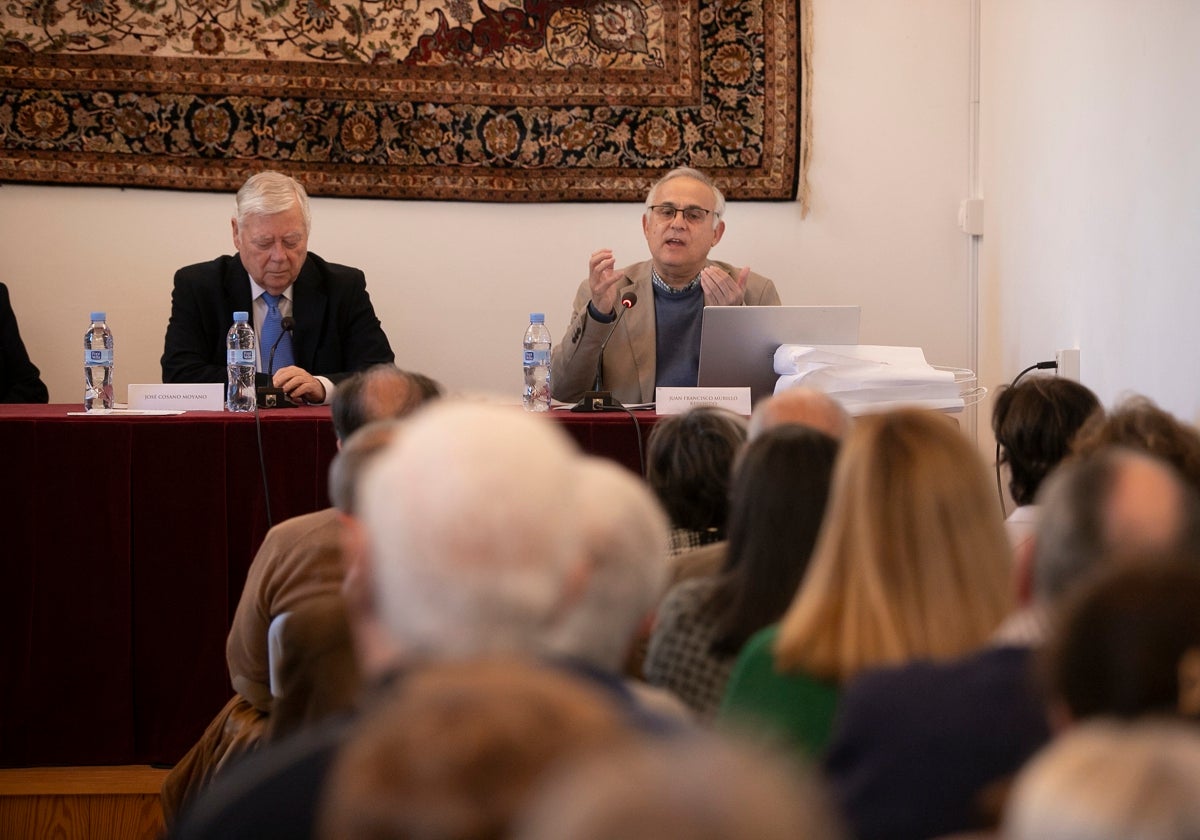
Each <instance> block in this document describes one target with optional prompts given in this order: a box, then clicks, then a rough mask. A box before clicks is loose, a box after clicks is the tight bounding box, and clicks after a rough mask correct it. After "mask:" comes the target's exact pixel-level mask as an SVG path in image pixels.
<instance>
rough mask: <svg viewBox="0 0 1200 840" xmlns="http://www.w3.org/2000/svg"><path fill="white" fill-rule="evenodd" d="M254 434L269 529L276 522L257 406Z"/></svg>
mask: <svg viewBox="0 0 1200 840" xmlns="http://www.w3.org/2000/svg"><path fill="white" fill-rule="evenodd" d="M254 434H255V435H256V436H257V437H258V466H259V469H261V470H262V485H263V504H264V505H266V508H267V530H268V531H269V530H270V529H271V528H272V527H273V526H274V524H275V523H274V522H273V521H272V519H271V491H270V488H269V487H268V486H267V459H266V456H265V455H264V454H263V442H262V420H260V419H259V411H258V408H257V407H255V409H254Z"/></svg>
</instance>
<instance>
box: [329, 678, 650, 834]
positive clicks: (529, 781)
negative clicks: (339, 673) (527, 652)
mask: <svg viewBox="0 0 1200 840" xmlns="http://www.w3.org/2000/svg"><path fill="white" fill-rule="evenodd" d="M633 735H634V730H632V729H631V728H630V726H629V723H628V722H627V721H626V720H625V718H624V717H623V716H622V715H621V713H620V711H619V710H618V709H617V708H616V707H615V706H613V704H612V703H610V702H608V698H606V697H604V696H603V695H601V694H599V693H597V692H596V691H595V690H594V689H593V688H592V687H590V686H587V685H585V684H583V683H581V682H580V681H579V680H575V679H571V678H570V677H568V676H566V675H564V674H561V673H558V672H556V671H553V670H550V669H547V668H545V667H536V666H533V665H530V664H528V663H526V662H522V661H520V660H507V659H498V660H491V661H489V660H466V661H463V662H456V663H451V664H441V665H436V664H435V665H431V666H428V667H426V668H423V669H421V670H418V671H416V672H414V673H413V674H412V675H410V676H409V677H407V678H406V679H405V680H404V682H403V683H402V684H401V685H400V686H399V688H398V690H397V691H395V692H394V693H393V695H392V696H390V697H388V698H387V699H386V700H382V701H381V702H380V703H378V704H377V705H376V706H375V707H374V708H373V709H372V710H371V711H370V712H368V713H367V714H366V716H365V717H364V719H363V720H362V721H361V723H360V724H358V725H357V726H356V727H355V731H354V733H353V734H352V735H351V736H350V737H349V739H348V740H347V743H346V745H345V747H344V748H343V749H342V750H341V751H340V754H339V755H338V758H337V760H336V762H335V763H334V766H333V768H332V770H331V771H330V777H329V783H328V786H327V790H326V792H325V794H324V796H323V797H322V799H323V804H322V806H321V813H320V817H319V823H320V826H319V828H320V830H319V832H318V833H319V835H320V836H322V837H326V838H330V840H334V838H350V837H356V838H368V837H369V838H374V840H388V838H392V840H413V838H418V837H419V838H421V840H500V838H504V837H507V836H509V832H510V828H511V824H512V823H513V821H514V818H515V817H516V816H517V814H518V813H519V812H520V810H521V809H522V808H523V807H524V805H525V803H526V802H527V800H528V799H529V797H530V795H531V793H532V791H533V790H534V788H535V787H536V785H537V784H538V782H539V781H540V780H541V779H542V778H544V777H545V776H546V775H547V773H548V772H549V771H551V770H552V769H554V768H555V767H557V766H558V765H560V764H561V763H562V762H564V761H566V760H569V759H571V758H573V757H575V756H579V755H586V754H587V753H589V752H591V751H594V750H597V749H599V748H601V747H602V746H606V745H609V746H611V745H613V744H619V743H622V742H624V741H628V740H630V739H631V738H632V737H633Z"/></svg>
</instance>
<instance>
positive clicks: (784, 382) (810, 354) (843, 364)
mask: <svg viewBox="0 0 1200 840" xmlns="http://www.w3.org/2000/svg"><path fill="white" fill-rule="evenodd" d="M775 372H776V373H778V374H780V377H779V380H778V381H777V382H776V384H775V393H779V392H780V391H784V390H787V389H788V388H793V387H796V386H798V385H803V386H804V387H806V388H813V389H815V390H818V391H823V392H825V393H827V394H829V395H830V396H831V397H833V398H834V399H836V400H837V401H838V402H840V403H841V404H842V406H843V407H844V408H845V409H846V410H847V411H848V412H850V413H851V414H864V413H867V412H871V411H884V410H887V409H890V408H897V407H900V406H920V407H923V408H930V409H934V410H938V411H961V410H962V408H963V406H964V405H965V400H964V393H963V388H962V382H961V381H960V379H959V377H958V376H957V375H956V374H955V372H954V371H952V370H943V369H938V368H935V367H933V366H932V365H930V364H929V363H928V362H926V361H925V353H924V352H923V351H922V350H921V348H920V347H891V346H884V345H876V344H853V345H849V344H847V345H814V346H805V345H799V344H784V345H781V346H780V347H779V349H777V350H776V351H775Z"/></svg>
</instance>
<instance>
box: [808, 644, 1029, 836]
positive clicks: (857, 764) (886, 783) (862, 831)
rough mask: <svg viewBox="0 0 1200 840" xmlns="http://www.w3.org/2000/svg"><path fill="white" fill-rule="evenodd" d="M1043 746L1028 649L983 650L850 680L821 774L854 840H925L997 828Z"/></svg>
mask: <svg viewBox="0 0 1200 840" xmlns="http://www.w3.org/2000/svg"><path fill="white" fill-rule="evenodd" d="M1049 738H1050V730H1049V725H1048V723H1047V719H1046V712H1045V709H1044V707H1043V704H1042V701H1041V699H1040V694H1039V692H1038V689H1037V687H1036V683H1035V678H1034V675H1033V673H1032V651H1031V650H1030V649H1029V648H1022V647H989V648H985V649H984V650H982V651H979V652H977V653H975V654H973V655H971V656H968V657H966V658H964V659H959V660H955V661H953V662H946V663H932V662H911V663H909V664H907V665H901V666H898V667H895V668H881V669H878V670H873V671H866V672H864V673H863V674H862V675H860V676H859V677H858V678H856V679H854V680H852V681H851V682H850V683H849V685H847V686H846V688H845V691H844V692H843V694H842V699H841V703H840V705H839V708H838V715H837V720H836V722H835V724H834V730H833V736H832V738H831V739H830V742H829V747H828V750H827V752H826V755H825V761H824V770H825V773H826V775H827V778H828V780H829V783H830V786H831V788H832V790H833V793H834V797H835V798H836V799H837V801H838V803H839V804H840V806H841V807H842V809H843V812H844V814H845V816H846V818H847V821H848V822H849V825H850V828H851V834H852V835H853V836H854V837H856V838H858V840H922V838H928V837H941V836H942V835H948V834H956V833H959V832H966V831H978V830H980V829H984V828H990V827H993V826H994V823H995V821H996V819H997V817H998V814H997V813H996V812H995V809H997V808H998V807H999V806H1000V804H1001V803H1002V801H1003V795H1004V793H1005V792H1006V789H1007V784H1008V783H1009V782H1010V780H1011V778H1012V776H1013V775H1014V774H1015V773H1016V772H1017V771H1018V770H1019V769H1020V768H1021V767H1022V766H1023V765H1024V764H1025V762H1026V761H1028V759H1029V757H1030V756H1032V755H1033V753H1034V752H1036V751H1037V750H1038V749H1039V748H1040V747H1041V746H1042V745H1043V744H1045V743H1046V742H1047V741H1048V740H1049Z"/></svg>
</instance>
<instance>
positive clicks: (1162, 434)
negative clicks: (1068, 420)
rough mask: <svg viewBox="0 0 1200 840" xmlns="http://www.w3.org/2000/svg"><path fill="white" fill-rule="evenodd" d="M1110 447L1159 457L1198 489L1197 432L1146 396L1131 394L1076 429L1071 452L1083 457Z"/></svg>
mask: <svg viewBox="0 0 1200 840" xmlns="http://www.w3.org/2000/svg"><path fill="white" fill-rule="evenodd" d="M1110 446H1121V447H1124V448H1126V449H1133V450H1136V451H1139V452H1145V453H1147V454H1148V455H1153V456H1155V457H1157V458H1161V459H1162V460H1164V461H1166V462H1167V463H1168V464H1170V465H1171V466H1173V467H1174V468H1175V469H1177V470H1179V472H1180V474H1181V475H1182V476H1183V478H1184V481H1186V482H1187V483H1188V484H1190V485H1191V486H1192V487H1193V488H1194V489H1195V490H1196V491H1197V492H1200V431H1197V430H1196V428H1195V426H1191V425H1189V424H1187V423H1184V422H1183V421H1181V420H1179V419H1178V418H1177V417H1175V416H1174V415H1173V414H1171V413H1170V412H1168V411H1164V410H1163V409H1161V408H1159V407H1158V406H1157V405H1155V404H1154V401H1153V400H1151V399H1149V398H1148V397H1145V396H1141V395H1134V396H1131V397H1128V398H1126V399H1125V400H1123V401H1122V402H1121V403H1120V404H1119V405H1118V406H1116V407H1115V408H1114V409H1112V410H1111V411H1109V412H1108V413H1107V414H1098V415H1094V416H1093V417H1092V418H1091V419H1090V420H1089V421H1088V422H1087V423H1085V424H1084V425H1083V427H1082V428H1081V429H1080V430H1079V433H1078V434H1077V435H1076V437H1075V441H1074V443H1073V444H1072V445H1071V452H1072V453H1073V454H1075V455H1080V456H1083V455H1088V454H1090V453H1092V452H1095V451H1097V450H1098V449H1103V448H1107V447H1110Z"/></svg>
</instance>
